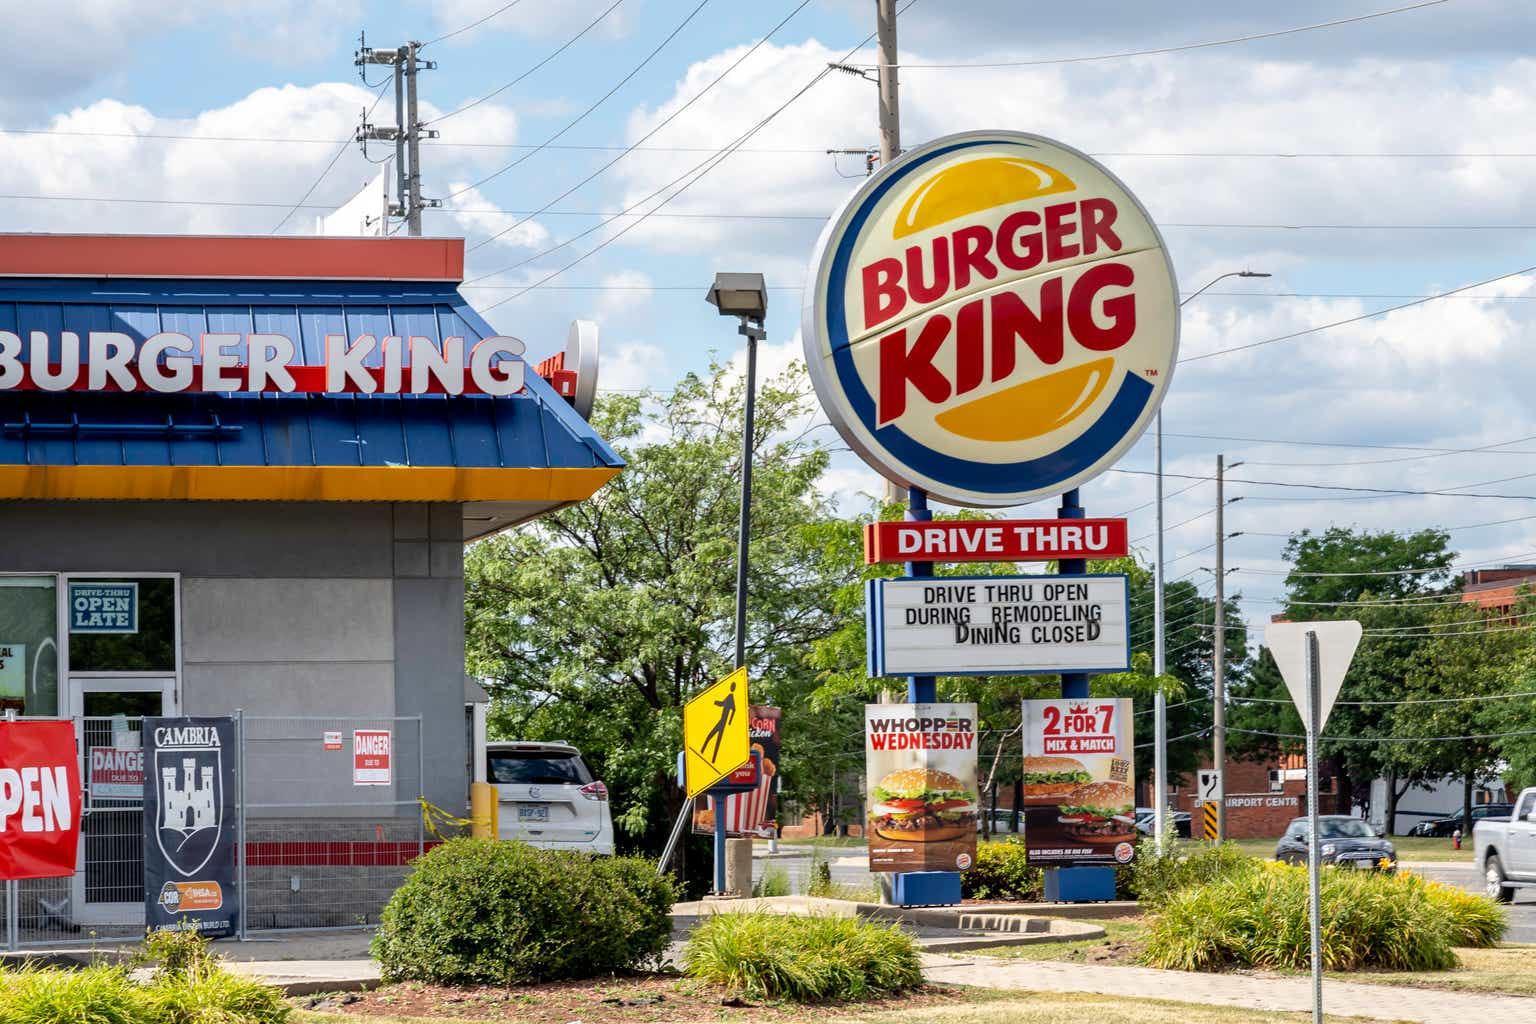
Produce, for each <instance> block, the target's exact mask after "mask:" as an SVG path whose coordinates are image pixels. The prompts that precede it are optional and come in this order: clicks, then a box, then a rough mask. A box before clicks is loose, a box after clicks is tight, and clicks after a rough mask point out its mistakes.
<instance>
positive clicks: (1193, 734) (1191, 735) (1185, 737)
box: [1136, 728, 1211, 750]
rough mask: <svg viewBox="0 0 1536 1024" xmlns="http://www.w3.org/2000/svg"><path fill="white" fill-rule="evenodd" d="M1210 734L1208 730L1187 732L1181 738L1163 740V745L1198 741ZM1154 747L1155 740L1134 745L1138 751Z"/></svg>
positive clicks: (1173, 737) (1171, 737)
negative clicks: (1181, 741) (1182, 741)
mask: <svg viewBox="0 0 1536 1024" xmlns="http://www.w3.org/2000/svg"><path fill="white" fill-rule="evenodd" d="M1210 732H1211V730H1210V729H1209V728H1205V729H1200V730H1198V731H1196V732H1187V733H1185V734H1184V735H1182V736H1170V737H1168V738H1167V739H1166V740H1164V741H1163V742H1165V743H1178V742H1179V741H1180V740H1193V739H1199V738H1201V737H1203V736H1209V735H1210ZM1156 745H1157V742H1156V741H1155V740H1153V741H1151V742H1148V743H1138V744H1136V749H1137V750H1140V749H1141V748H1142V747H1153V746H1156Z"/></svg>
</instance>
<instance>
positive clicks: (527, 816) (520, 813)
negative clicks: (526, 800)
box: [517, 805, 549, 821]
mask: <svg viewBox="0 0 1536 1024" xmlns="http://www.w3.org/2000/svg"><path fill="white" fill-rule="evenodd" d="M517 820H518V821H548V820H549V808H548V807H545V806H542V805H541V806H538V807H519V808H518V809H517Z"/></svg>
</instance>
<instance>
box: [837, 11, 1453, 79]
mask: <svg viewBox="0 0 1536 1024" xmlns="http://www.w3.org/2000/svg"><path fill="white" fill-rule="evenodd" d="M1449 2H1450V0H1422V2H1420V3H1416V4H1408V5H1407V6H1405V7H1394V8H1391V9H1390V10H1385V11H1375V12H1373V13H1371V14H1357V15H1355V16H1354V17H1350V18H1335V19H1334V20H1332V21H1320V22H1316V23H1315V24H1311V25H1298V26H1296V27H1294V28H1281V29H1273V30H1271V31H1269V32H1254V33H1250V34H1248V35H1243V36H1232V37H1229V38H1227V39H1211V40H1208V41H1206V42H1203V43H1180V44H1178V45H1175V46H1157V47H1152V48H1150V49H1146V50H1120V51H1118V52H1115V53H1099V54H1093V55H1092V56H1086V57H1044V58H1040V59H1038V60H1014V61H1001V62H997V63H976V64H903V65H901V67H902V69H903V70H907V69H909V68H910V69H915V70H918V71H952V70H964V69H997V68H1028V67H1040V66H1043V65H1050V64H1085V63H1089V62H1091V61H1101V60H1121V59H1124V58H1126V57H1151V56H1156V55H1158V54H1165V53H1183V52H1185V51H1188V50H1204V49H1209V48H1210V47H1213V46H1231V45H1234V44H1236V43H1251V42H1255V41H1257V40H1260V39H1275V38H1277V37H1279V36H1292V35H1296V34H1298V33H1301V32H1316V31H1318V30H1319V29H1325V28H1337V27H1339V26H1341V25H1353V24H1356V23H1358V22H1362V21H1370V20H1371V19H1373V18H1385V17H1388V16H1389V15H1393V14H1406V13H1408V12H1409V11H1417V10H1422V9H1423V8H1426V7H1438V6H1440V5H1441V4H1444V3H1449ZM860 66H861V67H875V66H876V65H873V64H866V65H860Z"/></svg>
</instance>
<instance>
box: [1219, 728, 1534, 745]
mask: <svg viewBox="0 0 1536 1024" xmlns="http://www.w3.org/2000/svg"><path fill="white" fill-rule="evenodd" d="M1227 731H1228V732H1241V733H1247V734H1248V735H1249V736H1269V737H1272V738H1274V739H1281V740H1304V739H1306V738H1307V737H1306V736H1305V735H1304V734H1302V733H1293V732H1263V731H1261V730H1258V729H1239V728H1236V727H1235V726H1230V725H1229V726H1227ZM1515 736H1536V729H1525V730H1521V731H1519V732H1486V733H1474V734H1473V735H1470V736H1319V737H1318V739H1319V740H1320V741H1322V742H1325V743H1455V742H1460V741H1464V740H1503V739H1510V738H1512V737H1515Z"/></svg>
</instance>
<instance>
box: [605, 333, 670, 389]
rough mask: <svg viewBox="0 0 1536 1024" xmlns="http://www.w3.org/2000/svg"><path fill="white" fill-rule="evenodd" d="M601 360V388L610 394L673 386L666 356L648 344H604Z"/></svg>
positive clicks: (631, 342) (641, 342)
mask: <svg viewBox="0 0 1536 1024" xmlns="http://www.w3.org/2000/svg"><path fill="white" fill-rule="evenodd" d="M600 344H602V345H603V351H602V355H601V356H600V357H599V358H598V364H597V383H598V387H599V388H602V389H604V390H611V391H634V390H638V389H640V388H656V387H665V386H667V385H668V384H670V383H671V380H670V379H668V377H667V374H668V373H669V370H670V367H669V365H668V361H667V358H666V354H665V353H664V352H662V350H661V349H660V348H658V347H657V346H655V345H653V344H651V343H650V342H648V341H627V342H623V343H622V344H619V345H614V346H611V347H610V346H609V345H608V344H606V343H604V342H600Z"/></svg>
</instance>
